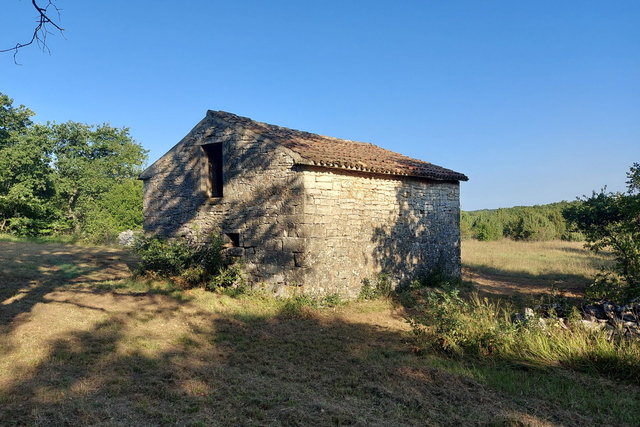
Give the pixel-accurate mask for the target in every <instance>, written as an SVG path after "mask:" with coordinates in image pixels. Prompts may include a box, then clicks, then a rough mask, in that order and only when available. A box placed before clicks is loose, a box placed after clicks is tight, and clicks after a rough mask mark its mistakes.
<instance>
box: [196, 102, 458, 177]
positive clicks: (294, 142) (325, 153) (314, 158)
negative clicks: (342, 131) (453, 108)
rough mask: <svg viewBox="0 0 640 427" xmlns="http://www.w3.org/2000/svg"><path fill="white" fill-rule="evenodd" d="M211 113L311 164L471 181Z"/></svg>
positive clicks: (338, 142)
mask: <svg viewBox="0 0 640 427" xmlns="http://www.w3.org/2000/svg"><path fill="white" fill-rule="evenodd" d="M209 114H211V115H213V116H215V117H217V118H219V119H221V120H223V121H225V122H227V123H230V124H234V125H239V126H241V127H243V128H246V129H249V130H251V131H252V132H255V133H257V134H259V135H262V136H264V137H265V138H268V139H270V140H272V141H273V142H276V143H278V144H280V145H282V146H284V147H286V148H288V149H290V150H292V151H294V152H295V153H297V154H298V155H300V157H302V158H303V159H305V160H307V161H308V162H309V163H308V164H314V165H318V166H323V167H329V168H346V169H355V170H360V171H364V172H371V173H381V174H390V175H407V176H416V177H423V178H430V179H436V180H447V181H448V180H453V181H467V180H468V179H469V178H467V176H466V175H464V174H462V173H459V172H455V171H452V170H450V169H446V168H443V167H441V166H437V165H434V164H432V163H429V162H424V161H422V160H417V159H412V158H410V157H406V156H403V155H402V154H399V153H395V152H393V151H390V150H386V149H384V148H381V147H378V146H376V145H373V144H370V143H368V142H357V141H349V140H346V139H338V138H332V137H329V136H323V135H317V134H315V133H309V132H304V131H299V130H295V129H289V128H285V127H281V126H275V125H270V124H267V123H261V122H256V121H254V120H251V119H249V118H247V117H241V116H237V115H235V114H231V113H227V112H225V111H209Z"/></svg>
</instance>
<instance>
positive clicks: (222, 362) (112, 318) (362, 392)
mask: <svg viewBox="0 0 640 427" xmlns="http://www.w3.org/2000/svg"><path fill="white" fill-rule="evenodd" d="M61 298H62V297H61ZM72 298H78V301H77V302H80V303H79V304H76V305H74V306H73V307H72V308H69V310H71V311H73V313H69V317H70V319H74V318H75V319H84V321H85V323H77V322H76V323H73V324H72V327H65V326H64V324H62V323H61V324H58V325H51V331H50V334H49V335H47V334H43V335H41V336H40V337H39V342H37V343H32V344H33V345H36V346H37V348H38V349H40V350H39V351H41V352H42V354H41V355H40V356H39V357H30V356H28V355H25V354H23V353H25V352H28V349H27V348H25V347H26V346H27V345H28V343H26V342H22V341H21V338H20V337H21V336H22V335H21V333H22V332H16V333H15V334H10V336H9V337H8V339H10V340H13V341H14V346H13V347H12V350H11V351H9V352H6V353H5V361H6V359H7V358H8V359H10V360H11V359H13V360H15V362H14V363H13V364H12V365H11V369H10V371H11V373H9V370H7V372H6V373H5V374H4V375H3V376H1V377H0V378H2V381H0V424H1V425H3V426H21V425H60V426H80V425H92V424H95V425H108V426H132V425H135V426H157V425H183V426H209V425H220V426H227V425H228V426H238V425H242V426H251V425H256V426H271V425H272V426H307V425H314V426H336V425H354V426H406V425H409V426H411V425H415V426H425V425H426V426H444V425H451V426H453V425H469V426H471V425H534V426H535V425H538V426H555V425H563V426H572V425H576V426H577V425H585V422H586V423H587V424H589V423H590V422H591V421H592V419H591V418H587V416H586V415H584V414H583V413H582V411H583V408H581V407H578V408H571V405H567V404H566V401H563V400H554V399H544V397H543V396H540V397H538V395H536V396H535V397H534V398H529V397H528V396H527V395H526V394H525V395H521V394H520V397H519V398H518V399H512V398H511V397H508V396H507V397H505V396H504V395H502V394H501V392H496V391H495V389H494V388H492V387H490V386H488V385H487V384H486V381H481V380H479V379H478V378H479V377H481V376H482V375H483V374H482V372H485V371H482V370H478V369H476V368H474V367H473V366H472V365H464V364H461V363H458V362H446V361H442V360H440V366H436V367H434V363H432V362H434V360H431V362H430V361H429V360H428V359H427V358H422V357H417V356H416V355H415V354H413V353H412V352H411V341H412V340H411V338H410V337H409V336H408V335H406V334H405V333H403V332H400V331H398V330H397V329H392V328H387V327H384V326H378V325H375V324H367V323H358V322H354V321H353V320H350V319H349V318H347V317H345V316H343V315H341V314H340V312H336V313H335V315H331V316H326V315H322V313H320V312H315V313H306V314H305V316H304V318H293V319H291V318H290V317H291V313H290V312H287V313H276V314H275V315H268V316H267V315H258V314H255V313H254V314H251V313H247V314H245V315H244V316H233V315H224V314H220V313H213V312H211V311H205V310H202V309H201V308H199V307H198V306H197V305H195V304H193V303H189V302H186V303H185V302H179V301H176V300H174V299H171V298H168V297H166V296H158V295H150V296H143V297H135V296H131V295H117V296H114V295H99V294H95V295H79V294H76V295H71V296H67V299H72ZM83 298H84V299H83ZM86 299H89V300H90V301H93V303H92V304H85V303H83V301H85V300H86ZM84 306H91V308H87V307H84ZM49 307H52V306H49ZM97 307H107V308H106V309H105V310H106V311H105V310H103V311H100V312H96V310H95V309H96V308H97ZM39 316H41V317H38V318H37V319H35V320H34V321H41V319H45V318H46V313H39ZM283 317H288V319H287V320H285V319H283ZM240 319H244V320H240ZM87 322H88V323H87ZM25 327H26V325H25ZM435 364H436V365H437V363H435ZM447 364H448V365H447ZM483 369H484V368H483ZM447 370H448V371H457V373H451V372H447ZM478 372H480V374H478ZM485 374H486V372H485ZM545 375H546V374H545V371H544V370H540V372H539V373H538V374H537V375H536V377H537V378H542V380H540V379H539V380H538V381H544V379H545V378H546V377H545ZM565 381H566V383H567V386H568V387H569V386H574V387H587V388H589V390H590V391H591V392H592V393H596V389H597V390H598V392H599V388H600V385H597V384H596V385H594V384H591V385H589V384H586V382H585V384H582V383H580V382H579V381H577V380H576V379H572V378H571V377H567V378H566V379H565ZM534 385H535V384H534ZM523 390H528V389H527V388H526V387H523ZM516 394H517V393H516ZM633 396H634V395H630V398H631V399H633ZM635 396H638V397H640V396H639V395H638V394H637V392H636V395H635ZM569 400H570V399H569ZM616 411H618V412H621V411H620V408H619V407H616V405H615V404H614V405H613V406H612V407H610V408H607V407H604V406H603V407H598V408H593V410H592V412H593V413H594V414H596V415H594V416H597V417H599V418H595V419H597V420H598V421H599V422H602V423H605V424H607V423H608V422H610V421H611V420H612V418H609V417H614V416H615V414H616ZM613 419H614V420H615V421H616V422H618V424H617V425H623V424H624V423H622V424H620V423H619V420H618V419H615V418H613Z"/></svg>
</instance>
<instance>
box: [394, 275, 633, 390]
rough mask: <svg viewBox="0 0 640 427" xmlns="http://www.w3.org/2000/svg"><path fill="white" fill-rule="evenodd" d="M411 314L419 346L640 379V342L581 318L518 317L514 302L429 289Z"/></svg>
mask: <svg viewBox="0 0 640 427" xmlns="http://www.w3.org/2000/svg"><path fill="white" fill-rule="evenodd" d="M418 308H419V314H415V315H411V316H409V317H408V319H407V320H408V322H409V323H410V325H411V327H412V329H413V332H414V333H415V334H416V336H417V337H418V341H419V343H420V345H421V346H422V347H424V348H428V349H431V350H432V351H435V352H440V353H444V354H449V355H455V356H458V357H463V356H467V357H482V358H483V359H486V358H487V357H490V358H492V359H493V360H496V361H497V360H500V361H503V362H510V363H518V364H525V365H527V366H563V367H566V368H569V369H573V370H577V371H582V372H589V373H592V374H598V375H604V376H607V377H610V378H613V379H618V380H626V381H631V382H635V383H637V384H640V342H639V340H637V339H628V338H626V337H624V336H623V335H622V334H615V333H614V334H611V333H610V334H607V333H606V332H605V331H603V330H593V329H588V328H587V327H584V326H583V325H582V323H581V322H580V320H578V319H576V316H573V318H574V320H573V321H570V322H568V325H567V324H566V323H565V321H564V320H563V319H558V318H551V319H540V318H537V317H533V318H529V319H528V320H526V321H514V320H512V319H513V316H512V313H511V312H510V307H508V306H505V305H503V303H502V302H500V301H498V302H491V301H489V300H488V299H486V298H480V297H479V296H478V295H477V294H472V295H471V297H470V298H469V299H468V300H467V299H463V298H462V297H460V295H459V290H458V289H456V288H452V287H447V286H445V287H444V289H428V290H426V294H425V296H424V301H423V302H422V304H420V305H419V306H418Z"/></svg>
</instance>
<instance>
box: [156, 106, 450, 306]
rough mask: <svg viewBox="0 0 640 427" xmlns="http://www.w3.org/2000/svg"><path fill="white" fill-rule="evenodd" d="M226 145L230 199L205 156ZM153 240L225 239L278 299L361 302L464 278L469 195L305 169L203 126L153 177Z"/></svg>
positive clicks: (272, 149) (437, 185) (257, 144)
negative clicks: (397, 287)
mask: <svg viewBox="0 0 640 427" xmlns="http://www.w3.org/2000/svg"><path fill="white" fill-rule="evenodd" d="M212 143H217V144H222V147H223V150H222V151H223V159H224V166H223V176H224V188H223V197H217V198H211V197H209V195H208V193H207V191H208V190H207V180H208V179H207V159H206V156H205V154H204V150H203V149H202V147H201V145H203V144H212ZM143 178H144V179H145V186H144V204H145V205H144V210H145V231H147V232H148V233H159V234H164V235H167V236H176V235H187V236H191V237H193V238H195V237H197V236H202V235H206V234H207V233H210V232H215V233H220V234H222V235H223V236H226V238H227V241H228V242H229V246H230V247H229V248H228V249H227V250H228V251H229V253H230V254H232V255H234V256H238V257H243V258H244V260H245V264H246V271H247V274H248V277H249V279H250V280H251V281H252V282H254V283H256V284H264V285H266V286H267V287H269V288H273V289H275V290H276V291H277V292H280V293H286V292H289V291H291V289H292V288H293V287H299V288H300V290H301V291H303V292H305V293H310V294H316V295H328V294H333V293H339V294H342V295H344V296H348V297H355V296H357V294H358V292H359V290H360V287H361V285H362V280H363V279H365V278H369V279H373V278H375V277H376V276H377V275H378V274H379V273H381V272H383V271H384V272H386V273H389V274H390V277H391V278H392V280H393V281H394V282H395V283H400V282H402V281H403V280H409V279H410V278H411V277H412V276H413V275H414V274H420V273H423V272H426V271H428V270H430V269H433V268H436V267H439V266H442V267H444V268H445V269H446V270H447V272H448V273H450V274H453V275H459V274H460V249H459V184H458V182H455V181H453V182H441V181H431V180H425V179H415V178H411V179H409V178H406V177H394V176H390V175H371V174H365V173H359V172H350V171H346V170H335V169H326V168H320V167H312V166H301V165H297V164H296V161H295V153H291V152H290V151H289V150H287V149H285V148H283V147H282V146H280V145H278V144H274V143H272V142H270V141H266V140H263V139H262V138H261V137H260V136H259V135H256V134H254V133H252V132H250V131H246V130H244V129H242V128H233V127H230V126H228V125H226V124H221V123H218V122H216V121H215V120H214V119H211V118H209V117H208V118H206V119H204V120H203V121H202V122H201V123H200V124H199V125H198V126H196V128H194V130H193V131H192V132H191V133H190V134H189V135H187V136H186V137H185V138H184V139H183V140H182V141H181V142H180V143H179V144H178V145H177V146H176V147H174V148H173V149H172V150H171V151H170V152H169V153H167V155H165V156H164V157H163V158H161V159H160V160H159V161H158V162H156V164H154V165H153V167H152V170H150V172H149V173H148V174H147V175H146V176H143Z"/></svg>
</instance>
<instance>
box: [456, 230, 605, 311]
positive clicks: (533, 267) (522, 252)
mask: <svg viewBox="0 0 640 427" xmlns="http://www.w3.org/2000/svg"><path fill="white" fill-rule="evenodd" d="M611 259H612V258H611V255H610V254H608V253H603V254H600V255H594V254H593V253H592V252H591V251H589V250H587V249H585V248H584V244H583V243H580V242H563V241H559V240H554V241H550V242H517V241H513V240H508V239H504V240H500V241H495V242H480V241H477V240H465V241H463V242H462V264H463V272H464V274H465V278H466V279H468V280H471V281H473V282H474V283H476V284H478V285H479V286H480V288H481V290H482V291H484V292H485V293H488V294H493V295H495V296H511V295H514V294H519V295H533V296H540V295H543V294H548V293H550V292H561V293H564V294H565V295H566V296H567V297H570V298H573V299H575V300H579V299H581V298H583V297H584V289H585V286H586V285H587V284H589V283H590V282H591V281H593V278H594V277H595V275H596V274H597V273H598V272H599V271H600V269H601V268H603V267H606V266H607V265H609V264H610V263H611Z"/></svg>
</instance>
